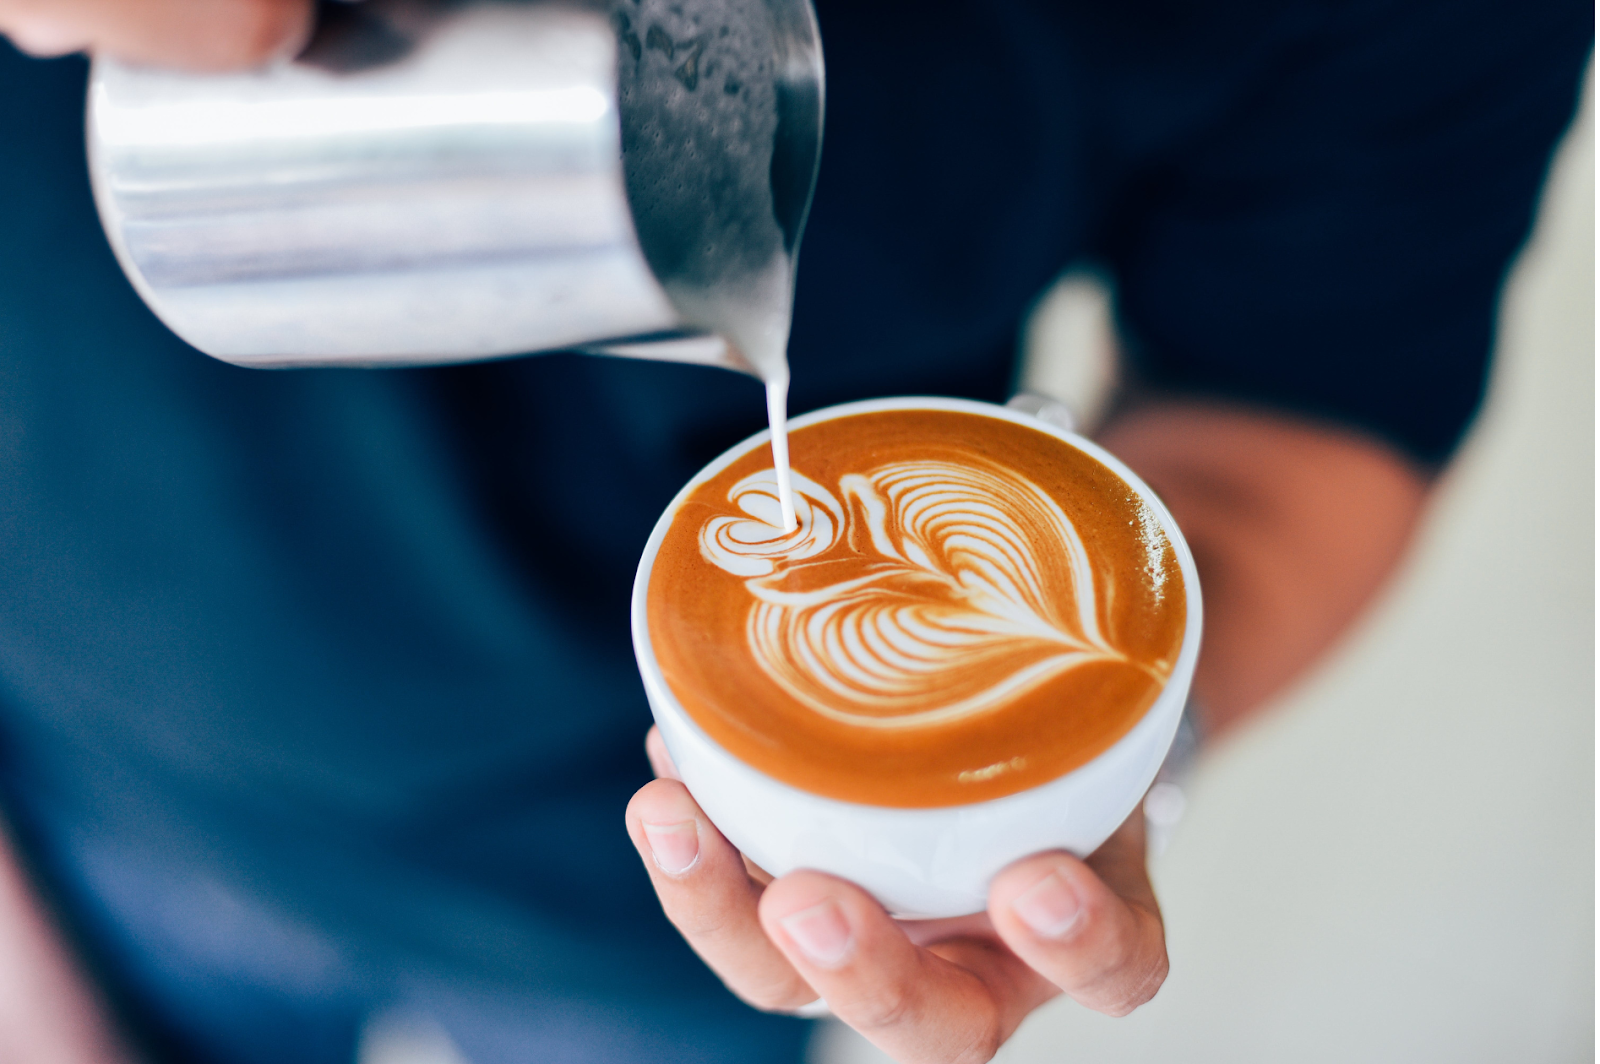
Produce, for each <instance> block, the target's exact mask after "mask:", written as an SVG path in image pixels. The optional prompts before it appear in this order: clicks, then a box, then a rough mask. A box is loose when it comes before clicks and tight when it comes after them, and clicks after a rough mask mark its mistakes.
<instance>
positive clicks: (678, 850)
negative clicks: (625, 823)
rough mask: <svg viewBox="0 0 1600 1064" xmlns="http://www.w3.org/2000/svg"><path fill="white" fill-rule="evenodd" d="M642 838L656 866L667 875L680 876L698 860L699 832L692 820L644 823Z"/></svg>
mask: <svg viewBox="0 0 1600 1064" xmlns="http://www.w3.org/2000/svg"><path fill="white" fill-rule="evenodd" d="M644 838H645V841H646V842H648V843H649V844H650V856H652V857H654V858H655V860H656V867H657V868H659V869H661V870H662V871H663V872H665V873H667V875H669V876H681V875H683V874H684V873H685V872H687V871H688V870H689V869H691V868H693V867H694V863H695V862H696V861H698V860H700V832H699V831H697V830H696V829H695V824H694V821H693V820H684V821H680V822H679V823H677V824H646V825H644Z"/></svg>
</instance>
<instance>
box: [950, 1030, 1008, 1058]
mask: <svg viewBox="0 0 1600 1064" xmlns="http://www.w3.org/2000/svg"><path fill="white" fill-rule="evenodd" d="M1002 1041H1003V1039H1002V1038H1001V1037H1000V1032H999V1031H996V1030H994V1029H992V1028H990V1029H988V1030H986V1031H984V1032H983V1033H982V1034H980V1035H979V1036H978V1037H977V1038H976V1039H974V1040H973V1041H971V1042H969V1043H967V1045H966V1046H964V1047H963V1048H962V1049H961V1050H960V1051H959V1052H958V1053H956V1055H955V1056H954V1057H952V1058H951V1064H989V1061H991V1060H993V1059H994V1057H995V1054H996V1053H998V1052H1000V1043H1001V1042H1002Z"/></svg>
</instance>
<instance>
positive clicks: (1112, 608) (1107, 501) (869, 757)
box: [647, 409, 1185, 806]
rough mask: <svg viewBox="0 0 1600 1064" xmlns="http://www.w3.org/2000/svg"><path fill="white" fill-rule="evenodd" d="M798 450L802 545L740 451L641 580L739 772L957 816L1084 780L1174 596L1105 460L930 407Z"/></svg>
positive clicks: (693, 495) (1138, 697) (1174, 633)
mask: <svg viewBox="0 0 1600 1064" xmlns="http://www.w3.org/2000/svg"><path fill="white" fill-rule="evenodd" d="M790 439H791V445H792V452H791V453H792V471H793V488H794V516H795V520H794V524H793V525H792V526H790V527H789V528H788V529H787V530H786V529H785V527H784V517H785V516H786V515H784V514H783V513H782V511H781V507H780V504H779V485H778V480H777V476H776V473H775V471H774V469H773V467H772V465H771V462H770V459H768V457H767V455H766V454H765V452H764V449H762V448H760V447H752V449H750V450H749V451H747V452H745V453H743V454H741V455H740V456H739V457H737V458H736V459H733V460H731V461H730V462H729V463H727V464H725V465H723V466H721V467H719V468H718V471H717V472H716V473H715V474H713V475H710V476H708V478H707V479H705V480H704V481H703V482H701V483H699V484H697V485H696V487H695V488H694V489H693V490H691V491H690V492H689V493H688V494H687V496H686V497H685V498H684V499H683V500H682V501H681V502H680V503H679V504H678V506H677V508H676V510H675V511H674V513H673V516H672V518H671V523H670V525H669V527H668V528H667V530H666V531H665V533H664V535H663V539H662V540H661V544H660V547H659V548H658V550H657V552H656V555H655V558H654V561H653V563H652V567H651V570H650V576H649V587H648V595H647V607H648V608H647V612H648V624H649V634H650V645H651V653H652V654H653V656H654V658H655V660H656V662H657V663H658V665H659V667H660V670H661V674H662V676H663V678H664V679H665V682H666V684H667V685H668V687H669V688H670V689H671V690H672V692H673V694H674V695H675V696H676V698H677V699H678V701H679V703H680V704H681V705H682V706H683V708H684V711H685V712H686V713H687V714H688V715H689V716H690V717H691V718H692V719H693V720H694V721H695V722H696V723H698V724H699V725H700V726H701V727H702V728H703V729H704V730H705V731H706V733H707V734H708V735H709V736H710V737H711V738H712V739H714V740H715V741H716V742H717V743H719V744H721V745H722V746H723V747H724V748H725V749H727V750H728V751H729V752H730V753H732V754H733V755H734V756H735V757H737V758H739V759H741V760H743V761H745V762H746V763H747V764H750V765H752V766H753V767H755V768H757V769H759V770H760V771H762V772H764V773H766V774H768V775H770V776H773V777H775V778H777V779H780V780H784V781H785V782H788V783H790V784H793V785H794V786H797V787H800V788H802V789H805V790H809V791H813V792H815V793H819V794H824V795H829V796H832V797H836V798H841V799H845V800H848V801H856V802H864V803H868V804H877V805H899V806H934V805H952V804H961V803H966V802H973V801H980V800H984V799H987V798H994V797H999V796H1001V795H1005V794H1011V793H1015V792H1016V791H1018V790H1022V789H1025V788H1027V787H1031V786H1034V785H1037V784H1039V783H1042V782H1045V781H1048V780H1050V779H1054V778H1055V777H1057V776H1059V775H1061V774H1062V773H1063V772H1066V771H1069V770H1071V769H1072V768H1075V767H1077V766H1078V765H1081V764H1083V763H1085V762H1086V761H1088V760H1090V759H1091V758H1093V757H1095V756H1096V755H1097V754H1098V753H1099V752H1101V751H1103V750H1105V749H1107V748H1108V747H1109V746H1110V745H1111V744H1112V743H1114V742H1115V741H1116V740H1117V739H1118V738H1119V737H1120V736H1121V735H1123V734H1125V733H1126V732H1127V731H1128V729H1130V728H1132V727H1133V725H1134V724H1135V723H1137V721H1138V720H1139V719H1140V717H1141V716H1142V715H1143V714H1144V712H1145V710H1146V709H1147V708H1148V707H1149V706H1150V705H1151V704H1152V703H1153V702H1154V700H1155V698H1156V696H1157V695H1158V694H1159V693H1160V691H1161V689H1162V687H1163V686H1164V685H1165V684H1166V682H1167V680H1168V678H1169V677H1170V676H1171V675H1172V672H1173V668H1174V665H1175V663H1176V660H1177V655H1178V651H1179V647H1180V644H1181V643H1182V637H1183V630H1184V622H1185V599H1184V585H1183V581H1182V579H1181V577H1180V574H1179V571H1178V568H1177V560H1176V554H1175V553H1174V549H1173V546H1172V544H1171V543H1170V542H1169V541H1168V540H1167V537H1166V535H1165V533H1164V532H1163V525H1162V523H1161V520H1160V519H1159V518H1158V517H1157V516H1156V515H1155V513H1154V512H1152V510H1151V509H1150V507H1149V506H1147V505H1146V504H1145V502H1144V501H1143V500H1142V497H1141V496H1140V495H1139V494H1138V492H1136V491H1135V490H1133V489H1132V488H1131V487H1130V486H1129V485H1128V484H1127V483H1125V482H1124V481H1123V480H1121V479H1120V478H1119V477H1118V476H1117V475H1116V474H1115V473H1114V472H1112V471H1111V470H1110V469H1108V468H1107V467H1106V466H1104V465H1102V464H1101V463H1100V462H1099V461H1098V460H1097V459H1095V458H1094V457H1092V456H1091V455H1089V454H1088V453H1086V452H1085V451H1083V450H1080V449H1079V448H1077V447H1075V446H1073V445H1072V444H1070V443H1068V442H1066V441H1064V440H1061V439H1059V438H1057V437H1055V436H1052V435H1049V434H1048V433H1045V432H1042V431H1039V430H1036V429H1033V428H1030V427H1028V426H1027V425H1025V424H1019V423H1017V422H1015V421H1012V420H1008V419H1006V418H998V417H988V416H984V415H981V414H977V413H967V412H960V411H954V410H942V409H904V410H883V411H876V412H871V413H860V414H852V415H849V416H844V417H838V418H835V419H832V420H827V421H822V422H818V423H816V424H812V425H807V426H805V427H803V428H799V429H795V430H794V431H793V432H792V434H791V437H790Z"/></svg>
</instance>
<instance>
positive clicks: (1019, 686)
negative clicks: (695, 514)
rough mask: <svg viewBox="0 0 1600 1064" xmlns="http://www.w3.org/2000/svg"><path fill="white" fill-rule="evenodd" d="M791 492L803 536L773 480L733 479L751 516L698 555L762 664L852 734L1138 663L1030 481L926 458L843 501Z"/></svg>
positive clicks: (724, 523) (1085, 557) (1074, 537)
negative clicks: (746, 606)
mask: <svg viewBox="0 0 1600 1064" xmlns="http://www.w3.org/2000/svg"><path fill="white" fill-rule="evenodd" d="M794 483H795V495H796V510H797V517H798V523H797V526H796V528H795V529H794V531H792V532H788V533H785V532H783V531H782V529H781V528H779V527H778V518H777V505H778V503H777V477H776V474H775V472H774V471H773V470H770V469H768V470H763V471H761V472H758V473H754V474H751V475H750V476H748V477H745V478H744V479H743V480H741V481H739V482H738V483H737V484H735V485H734V486H733V488H732V489H731V490H730V491H729V494H728V501H729V502H731V503H733V504H734V505H735V506H736V507H738V509H739V510H740V511H741V513H742V514H743V516H739V517H734V516H729V515H720V516H716V517H713V518H711V519H710V520H708V521H707V522H706V524H705V525H704V526H703V527H702V529H701V533H700V548H701V554H702V555H703V556H704V557H705V558H706V560H707V561H709V562H711V563H712V564H714V565H716V566H718V567H719V568H721V569H723V570H724V571H726V572H729V573H732V574H733V575H735V576H739V577H742V578H744V581H745V587H746V589H747V590H748V591H749V593H750V595H751V599H752V602H751V608H750V613H749V615H748V621H747V624H746V636H747V640H748V644H749V651H750V653H751V656H752V657H753V658H754V659H755V661H756V662H757V663H758V664H759V666H760V667H761V669H762V670H763V671H764V672H765V673H766V675H767V676H768V677H770V678H771V679H772V680H773V681H774V682H775V683H777V684H778V686H779V687H781V688H782V689H783V690H784V691H785V692H787V693H788V694H789V695H790V696H791V697H792V698H794V699H795V700H796V701H797V702H799V703H801V704H802V705H805V706H806V707H808V708H809V709H811V710H813V711H815V712H817V713H819V714H821V715H823V716H825V717H828V718H830V719H833V720H836V721H839V722H841V723H845V724H850V725H855V726H859V727H868V728H907V727H919V726H926V725H933V724H941V723H946V722H949V721H953V720H958V719H961V718H965V717H970V716H973V715H975V714H981V713H985V712H991V711H993V710H995V709H998V708H1000V707H1002V706H1004V705H1006V704H1007V703H1008V702H1010V701H1011V700H1013V699H1015V698H1017V697H1019V696H1021V695H1022V694H1024V693H1026V692H1028V691H1030V690H1033V689H1034V688H1035V687H1037V686H1038V685H1039V684H1041V683H1044V682H1046V681H1048V680H1050V679H1051V678H1053V677H1056V676H1059V675H1061V674H1062V673H1064V672H1067V671H1069V670H1072V669H1076V668H1080V667H1082V666H1084V665H1087V664H1090V663H1093V662H1105V661H1114V662H1127V661H1129V659H1128V658H1127V656H1126V655H1124V654H1123V653H1121V652H1120V651H1118V650H1117V649H1116V648H1115V647H1113V646H1112V645H1111V643H1110V642H1109V641H1108V640H1107V638H1106V636H1105V634H1104V633H1103V632H1102V629H1101V623H1100V615H1099V602H1098V596H1097V588H1096V578H1095V572H1094V567H1093V565H1092V563H1091V559H1090V557H1089V552H1088V550H1087V549H1086V548H1085V546H1084V543H1083V540H1082V537H1081V536H1080V535H1079V534H1078V530H1077V529H1076V528H1075V527H1074V526H1073V523H1072V521H1071V520H1070V519H1069V518H1068V517H1067V515H1066V513H1065V512H1063V511H1062V509H1061V507H1060V505H1059V504H1057V503H1056V501H1055V500H1054V499H1053V498H1051V497H1050V495H1049V494H1048V493H1046V492H1045V491H1043V490H1042V489H1040V488H1039V487H1038V486H1037V485H1035V484H1034V483H1032V482H1031V481H1030V480H1028V479H1027V478H1025V477H1023V476H1020V475H1019V474H1017V473H1014V472H1012V471H1010V470H1007V469H1005V468H1003V467H1001V466H998V465H995V464H993V463H989V462H986V461H981V460H973V461H971V462H968V463H964V464H956V463H953V462H946V461H932V460H930V461H906V462H895V463H891V464H887V465H884V466H880V467H878V468H876V469H873V470H872V471H870V472H869V473H866V474H848V475H846V476H843V477H841V478H840V479H839V484H838V492H837V493H835V492H832V491H829V490H828V489H827V488H824V487H823V486H822V485H820V484H817V483H816V482H815V481H813V480H811V479H809V478H807V477H804V476H800V475H798V474H796V475H795V480H794ZM1135 664H1136V663H1135ZM1139 667H1141V668H1143V666H1139Z"/></svg>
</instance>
